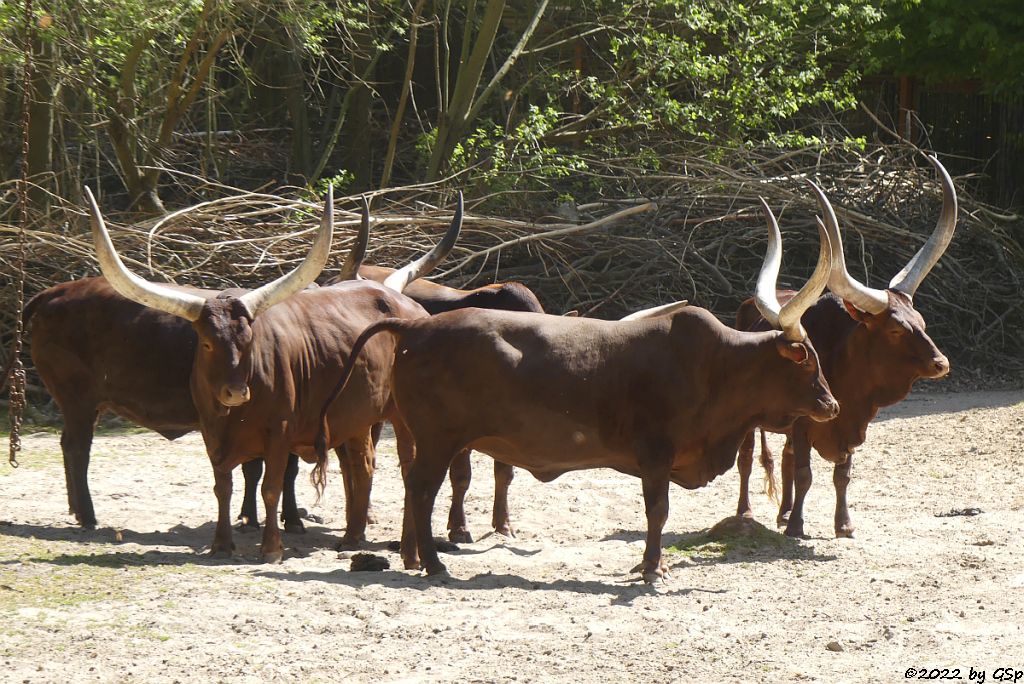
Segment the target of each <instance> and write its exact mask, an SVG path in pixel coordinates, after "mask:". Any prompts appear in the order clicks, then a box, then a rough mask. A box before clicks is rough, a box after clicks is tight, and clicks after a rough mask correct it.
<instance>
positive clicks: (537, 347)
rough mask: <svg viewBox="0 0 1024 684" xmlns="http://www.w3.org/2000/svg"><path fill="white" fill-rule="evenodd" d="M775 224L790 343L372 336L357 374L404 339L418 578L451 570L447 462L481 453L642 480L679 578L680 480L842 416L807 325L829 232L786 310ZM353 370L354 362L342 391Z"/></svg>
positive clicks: (522, 329) (389, 322)
mask: <svg viewBox="0 0 1024 684" xmlns="http://www.w3.org/2000/svg"><path fill="white" fill-rule="evenodd" d="M766 209H767V205H766ZM769 216H770V212H769ZM769 227H770V229H771V230H770V236H771V239H770V240H769V251H768V256H767V258H766V260H765V265H764V267H763V268H762V272H761V277H760V278H759V279H758V293H759V295H760V297H759V299H760V301H761V304H762V306H763V307H764V310H765V313H766V315H767V316H769V317H771V318H772V319H773V320H775V321H777V323H778V324H779V326H780V327H781V329H782V330H783V332H782V333H778V332H768V333H745V332H738V331H736V330H733V329H731V328H729V327H727V326H725V325H723V324H722V323H721V322H719V321H718V319H716V318H715V317H714V316H713V315H712V314H711V313H709V312H708V311H706V310H704V309H701V308H698V307H691V306H687V307H683V308H681V309H679V310H678V311H676V312H675V313H673V314H671V315H661V316H654V317H648V318H644V319H642V320H637V321H625V322H623V321H600V320H594V319H588V318H570V317H564V316H551V315H545V314H528V313H519V314H512V313H507V312H502V311H484V310H472V309H463V310H459V311H452V312H449V313H444V314H439V315H437V316H431V317H430V318H423V319H418V320H397V319H385V320H383V321H380V322H378V323H375V324H374V325H372V326H370V327H369V328H368V329H367V330H366V331H365V332H363V333H362V334H361V335H360V336H359V339H358V340H357V341H356V344H355V346H353V348H352V359H350V361H354V360H356V359H358V357H359V353H360V350H361V349H362V346H363V345H364V344H369V343H371V342H372V341H373V340H374V339H378V338H377V337H376V335H377V333H380V332H387V333H389V335H387V336H386V337H389V338H394V339H395V340H396V342H397V344H396V349H395V351H396V353H395V357H394V370H393V385H394V393H395V402H396V405H397V408H398V413H399V414H400V415H401V418H402V419H403V421H404V422H405V424H406V425H407V427H408V428H409V429H410V430H411V432H412V434H413V435H414V437H415V441H416V457H415V460H414V461H413V463H412V465H411V468H410V469H409V471H408V475H407V477H406V515H405V524H404V528H403V534H402V555H403V559H404V561H405V565H406V567H407V568H415V567H418V566H419V561H420V559H422V561H423V565H424V567H425V568H426V570H427V573H428V574H431V575H433V574H437V573H441V572H444V571H445V568H444V565H442V564H441V561H440V559H439V558H438V556H437V549H436V547H435V543H434V539H433V537H432V535H431V526H430V517H431V511H432V509H433V504H434V498H435V496H436V494H437V490H438V487H439V486H440V484H441V481H442V480H443V478H444V473H445V470H446V469H447V468H448V465H449V463H450V462H451V461H452V459H453V458H454V457H455V455H456V454H457V453H459V451H461V450H462V449H466V448H472V449H476V450H478V451H482V452H483V453H486V454H488V455H490V456H492V457H494V458H496V459H500V460H501V461H503V462H507V463H510V464H512V465H514V466H518V467H521V468H526V469H527V470H529V471H530V472H531V473H533V474H534V476H535V477H537V478H538V479H540V480H542V481H550V480H552V479H554V478H556V477H558V476H559V475H561V474H562V473H565V472H568V471H571V470H581V469H586V468H613V469H615V470H618V471H620V472H623V473H627V474H630V475H635V476H637V477H639V478H641V480H642V483H643V494H644V502H645V505H646V509H647V548H646V550H645V552H644V558H643V563H642V564H641V566H638V567H639V569H640V570H641V571H642V574H643V577H644V579H645V580H647V581H656V580H658V579H660V578H661V577H663V576H664V575H665V572H666V566H665V564H664V562H663V561H662V557H661V532H662V528H663V527H664V524H665V520H666V518H667V516H668V487H669V482H670V481H674V482H677V483H679V484H682V485H683V486H685V487H690V488H695V487H701V486H703V485H705V484H707V483H708V482H710V481H711V480H712V479H714V478H715V477H717V476H718V475H720V474H722V473H724V472H725V471H727V470H728V469H729V468H730V467H732V464H733V462H734V461H735V457H736V449H737V447H738V446H739V443H740V441H741V440H742V438H743V436H744V435H745V434H746V433H747V432H748V431H749V430H750V429H752V428H753V426H755V425H760V424H769V425H773V426H775V427H776V428H783V427H785V426H788V425H790V424H791V423H792V422H793V421H794V420H795V419H796V418H798V417H800V416H812V417H814V418H816V419H818V420H826V419H830V418H833V417H834V416H835V415H836V412H837V411H838V408H839V407H838V405H837V404H836V402H835V399H834V398H833V397H832V395H831V393H830V392H829V390H828V386H827V384H826V382H825V379H824V377H823V376H822V374H821V371H820V369H819V367H818V357H817V354H816V352H815V351H814V347H813V345H812V344H811V343H810V341H809V340H807V339H806V333H805V332H804V331H803V329H802V328H801V326H800V316H801V314H802V313H803V311H804V309H805V308H806V307H807V306H809V305H810V304H811V303H812V302H813V301H815V300H816V299H817V297H818V295H819V294H820V293H821V291H822V290H823V289H824V287H825V283H826V280H827V279H828V271H829V260H830V258H831V253H830V249H829V246H828V240H827V238H826V237H825V236H824V233H822V244H821V256H820V258H819V260H818V265H817V267H816V269H815V272H814V274H813V275H812V277H811V279H810V281H809V282H808V283H807V284H806V285H805V286H804V289H803V290H801V292H800V293H799V294H798V295H797V296H796V297H795V298H794V299H793V300H792V301H790V302H789V303H788V304H787V305H785V306H782V307H780V306H779V304H778V301H777V300H776V298H775V280H776V277H777V276H778V269H779V264H780V261H781V246H780V240H779V237H778V229H777V227H775V226H774V221H773V220H770V221H769ZM353 368H354V365H353V364H352V363H349V364H347V365H346V369H345V373H344V374H343V375H342V378H341V380H340V382H339V384H338V387H337V388H336V391H340V390H343V389H344V388H345V385H346V382H347V381H348V373H349V372H351V370H352V369H353ZM328 408H329V404H328V405H325V407H324V412H325V415H326V412H327V410H328ZM327 437H330V441H327V439H326V438H327ZM333 440H334V437H333V432H332V429H331V428H330V426H329V424H327V422H325V423H324V424H323V425H322V427H321V433H320V434H319V435H318V436H317V450H318V456H319V458H320V460H321V463H323V462H324V461H325V459H326V452H325V450H324V447H325V446H326V445H327V444H329V443H330V442H332V441H333ZM318 467H320V466H319V465H318Z"/></svg>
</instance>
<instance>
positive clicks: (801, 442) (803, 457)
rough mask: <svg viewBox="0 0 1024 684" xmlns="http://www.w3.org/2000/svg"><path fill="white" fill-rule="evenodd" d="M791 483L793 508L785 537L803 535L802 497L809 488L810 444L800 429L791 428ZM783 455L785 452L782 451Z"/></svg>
mask: <svg viewBox="0 0 1024 684" xmlns="http://www.w3.org/2000/svg"><path fill="white" fill-rule="evenodd" d="M792 439H793V459H792V460H793V483H794V485H795V487H796V496H795V497H794V499H793V510H792V512H791V513H790V515H789V523H788V524H787V525H786V536H787V537H802V536H804V497H806V496H807V492H808V490H809V489H810V488H811V481H812V479H813V478H812V476H811V445H810V442H809V441H808V440H807V435H806V434H805V433H804V432H803V431H802V430H796V429H794V430H793V435H792ZM783 457H785V453H783Z"/></svg>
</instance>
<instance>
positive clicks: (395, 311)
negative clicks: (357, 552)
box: [87, 191, 461, 562]
mask: <svg viewBox="0 0 1024 684" xmlns="http://www.w3.org/2000/svg"><path fill="white" fill-rule="evenodd" d="M331 194H332V193H331V192H330V191H329V192H328V198H327V204H326V207H325V215H324V220H323V223H322V224H321V228H320V231H319V232H318V234H317V238H316V240H315V242H314V244H313V248H312V250H311V251H310V254H309V255H308V256H307V257H306V259H305V260H304V261H303V262H302V264H300V265H299V266H298V268H296V269H295V270H294V271H292V272H291V273H288V274H286V275H284V276H282V277H281V278H279V279H278V280H276V281H274V282H272V283H269V284H268V285H264V286H263V287H261V288H259V289H256V290H253V291H251V292H245V293H241V294H236V293H234V292H222V293H220V294H219V295H217V296H215V297H207V298H204V297H200V296H197V295H194V294H191V293H185V292H181V291H179V290H174V289H172V288H169V287H167V286H165V285H157V284H154V283H149V282H146V281H145V280H143V279H141V278H138V277H137V276H135V275H133V274H132V273H130V272H128V271H127V269H125V267H124V265H123V264H122V263H121V261H120V259H119V258H118V256H117V254H116V252H115V251H114V248H113V245H112V244H111V243H110V238H109V235H108V234H107V232H106V229H105V227H104V225H103V219H102V216H101V215H100V212H99V208H98V207H97V206H96V203H95V200H93V198H92V194H91V193H89V192H87V195H88V199H89V202H90V207H91V210H92V216H93V224H92V225H93V242H94V244H95V247H96V251H97V257H98V259H99V262H100V266H101V268H102V270H103V273H104V275H105V276H106V277H107V279H108V281H109V282H110V284H111V285H112V286H113V287H114V288H115V289H117V290H118V292H120V294H121V295H123V296H125V297H128V298H130V299H133V300H135V301H138V302H140V303H143V304H145V305H147V306H150V307H152V308H156V309H159V310H162V311H166V312H167V313H171V314H174V315H176V316H180V317H181V318H184V319H186V320H188V321H190V322H191V324H192V326H193V328H194V329H195V331H196V335H197V337H198V340H199V346H198V349H197V353H196V356H195V361H194V365H193V367H192V374H191V391H192V399H193V402H194V404H195V407H196V410H197V412H198V414H199V424H200V429H201V431H202V433H203V439H204V441H205V443H206V450H207V454H208V455H209V457H210V462H211V464H212V465H213V470H214V479H215V485H214V492H215V493H216V495H217V501H218V519H217V529H216V532H215V535H214V539H213V544H212V546H211V553H218V552H225V553H228V554H230V553H231V551H232V549H233V546H234V545H233V543H232V540H231V536H232V534H231V532H232V530H231V516H230V505H231V471H232V469H233V468H234V467H235V466H237V465H239V464H240V463H243V462H245V461H247V460H250V459H253V458H258V457H263V459H264V461H265V466H266V476H265V478H264V481H263V492H262V493H263V502H264V505H265V507H266V512H267V518H266V525H265V527H264V531H263V544H262V553H263V557H264V559H265V560H266V561H267V562H279V561H280V560H281V558H282V556H283V548H282V546H281V534H280V530H279V529H278V526H277V506H278V502H279V499H280V496H281V489H282V484H283V479H284V470H285V467H286V464H287V462H288V454H289V453H298V454H299V455H302V456H305V455H308V454H311V451H312V450H311V448H310V445H311V444H312V439H313V436H314V434H315V433H316V428H317V426H318V422H317V416H318V414H317V412H316V411H317V408H318V407H319V406H321V405H322V403H323V401H324V399H325V398H326V396H327V394H328V391H329V389H330V386H329V384H328V382H327V381H326V378H328V377H332V375H333V372H337V371H340V369H341V367H342V364H343V361H344V359H346V358H347V357H348V356H349V350H350V349H351V344H352V342H353V341H354V339H355V337H356V334H357V332H358V331H359V330H361V329H362V328H363V327H365V326H367V325H369V324H371V323H372V322H374V321H376V320H380V319H382V318H384V317H396V316H397V317H399V318H400V319H401V318H408V319H413V318H417V317H425V316H426V315H427V313H426V311H424V310H423V308H422V307H421V306H419V305H418V304H416V303H415V302H414V301H412V300H411V299H409V298H408V297H405V296H404V295H402V294H401V293H399V292H395V291H393V290H391V289H389V288H388V287H384V286H382V285H379V284H377V283H371V282H365V281H356V282H351V283H343V284H340V285H335V286H332V287H323V288H314V289H306V290H304V289H303V288H305V287H306V286H307V285H308V284H309V283H311V282H312V281H313V279H314V278H315V277H316V276H317V275H318V274H319V272H320V270H321V269H322V268H323V266H324V264H325V263H326V260H327V257H328V255H329V250H330V243H331V232H332V227H333V198H332V196H331ZM460 209H461V198H460ZM460 222H461V211H458V212H457V214H456V220H455V221H454V222H453V223H460ZM430 256H432V255H428V257H430ZM428 257H424V258H421V259H420V260H419V261H417V262H416V263H415V264H413V265H411V266H410V267H407V268H406V269H402V271H400V273H401V274H402V277H406V276H408V280H411V278H412V277H413V276H415V275H416V274H417V273H418V272H420V271H421V270H422V269H426V268H430V267H432V266H433V264H432V263H427V262H428V261H429V259H428ZM382 342H384V343H383V344H379V345H374V347H373V348H371V349H370V350H369V353H368V354H365V355H363V356H362V357H361V358H360V362H359V363H358V364H357V366H358V369H357V371H356V372H355V373H353V376H354V377H355V378H356V381H355V384H354V385H353V387H352V388H351V391H349V392H347V393H346V394H345V396H344V397H342V401H341V402H339V404H338V406H337V407H336V408H335V409H333V410H332V411H331V412H330V414H329V415H328V416H327V421H328V423H329V425H330V426H331V429H332V434H333V435H334V441H333V442H332V443H331V444H330V445H329V446H331V447H334V446H338V445H340V444H342V443H344V444H345V446H346V449H347V450H348V453H349V456H350V459H349V460H350V461H354V462H356V463H358V464H360V465H361V466H362V467H361V468H360V467H355V468H353V473H352V475H353V476H354V477H357V478H358V480H359V482H358V485H359V489H358V491H362V492H368V482H367V481H366V480H367V478H368V475H369V472H371V468H372V463H373V444H372V441H371V438H370V431H371V429H372V427H373V425H374V424H376V423H379V422H381V421H382V420H384V419H386V418H388V417H389V416H390V414H391V412H392V401H391V387H390V379H389V370H390V362H391V358H392V356H393V351H394V344H393V342H391V341H387V340H383V339H382ZM392 422H395V423H396V431H397V432H398V433H399V450H400V453H401V452H405V451H406V450H407V449H409V448H411V444H410V443H409V441H408V440H407V439H404V438H403V437H404V434H403V433H402V431H401V424H400V423H399V422H397V421H396V420H393V421H392ZM346 508H347V511H348V528H347V529H346V537H361V536H362V534H363V531H364V529H365V524H366V520H365V512H366V500H365V499H364V500H360V501H354V500H352V499H351V498H350V500H349V501H347V502H346Z"/></svg>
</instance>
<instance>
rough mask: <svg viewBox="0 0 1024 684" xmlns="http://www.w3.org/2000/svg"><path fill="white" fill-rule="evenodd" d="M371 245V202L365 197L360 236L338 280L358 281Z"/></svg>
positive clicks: (357, 236) (342, 266) (349, 253)
mask: <svg viewBox="0 0 1024 684" xmlns="http://www.w3.org/2000/svg"><path fill="white" fill-rule="evenodd" d="M369 243H370V202H369V201H368V200H367V199H366V195H363V220H362V222H360V224H359V234H358V235H356V241H355V242H354V243H353V244H352V248H351V249H350V250H349V251H348V256H347V257H345V263H344V264H342V265H341V270H340V271H338V277H337V279H336V280H339V281H340V280H356V279H357V278H358V277H359V267H360V266H362V265H363V259H365V258H366V247H367V245H369Z"/></svg>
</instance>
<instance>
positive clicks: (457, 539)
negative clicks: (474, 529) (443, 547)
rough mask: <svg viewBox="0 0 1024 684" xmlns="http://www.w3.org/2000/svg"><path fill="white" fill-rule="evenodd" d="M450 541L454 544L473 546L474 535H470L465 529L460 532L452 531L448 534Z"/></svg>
mask: <svg viewBox="0 0 1024 684" xmlns="http://www.w3.org/2000/svg"><path fill="white" fill-rule="evenodd" d="M448 541H450V542H451V543H453V544H472V543H473V535H471V534H470V533H469V530H467V529H466V528H465V527H463V528H462V529H460V530H451V531H450V532H448Z"/></svg>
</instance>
